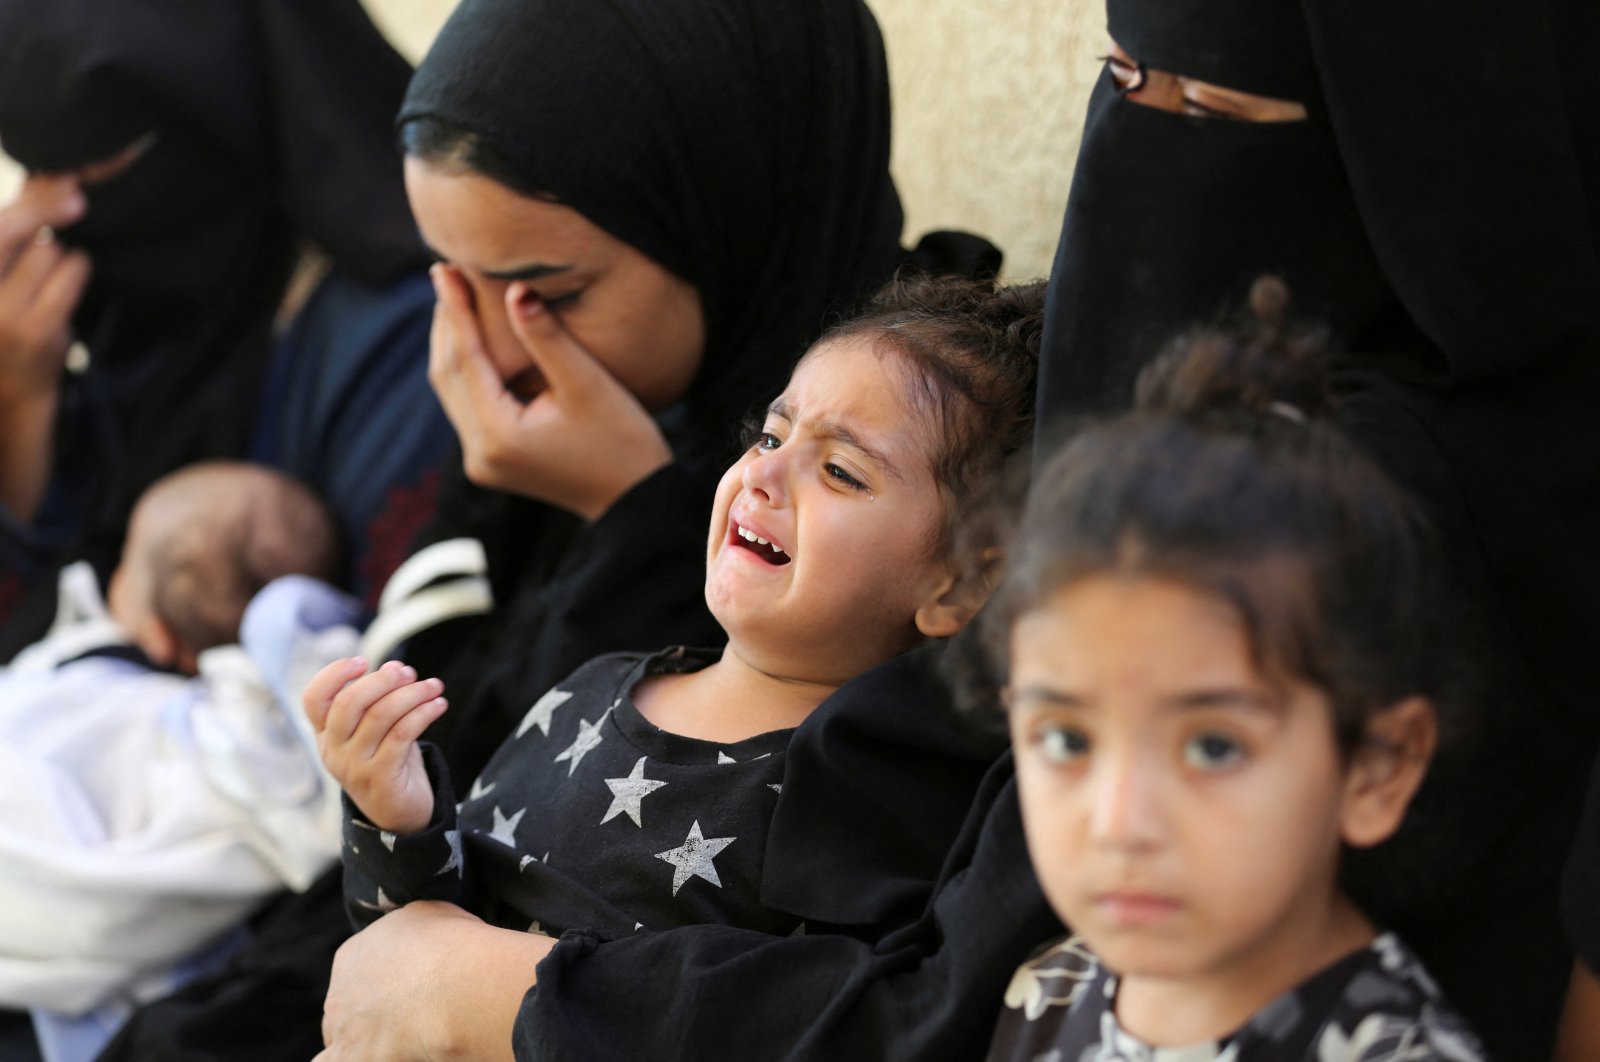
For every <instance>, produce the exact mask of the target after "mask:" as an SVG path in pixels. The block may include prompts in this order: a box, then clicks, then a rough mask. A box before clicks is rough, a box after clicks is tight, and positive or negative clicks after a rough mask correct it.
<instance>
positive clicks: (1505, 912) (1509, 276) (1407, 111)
mask: <svg viewBox="0 0 1600 1062" xmlns="http://www.w3.org/2000/svg"><path fill="white" fill-rule="evenodd" d="M1107 12H1108V23H1109V29H1110V32H1111V34H1112V36H1113V37H1114V38H1115V39H1116V40H1117V41H1118V43H1119V44H1121V45H1122V46H1123V47H1124V48H1126V49H1127V50H1128V52H1129V53H1130V54H1131V55H1132V56H1133V57H1134V58H1135V59H1136V60H1138V61H1141V62H1143V63H1145V64H1146V65H1147V66H1148V67H1149V68H1151V69H1158V70H1165V71H1168V72H1171V73H1175V74H1178V75H1183V76H1188V77H1193V78H1198V79H1200V80H1204V81H1210V82H1213V83H1216V84H1220V85H1223V86H1226V87H1230V88H1236V89H1241V90H1244V91H1248V92H1254V93H1258V94H1263V95H1269V96H1275V97H1278V98H1283V99H1291V100H1298V101H1300V102H1302V103H1304V104H1306V106H1307V109H1308V112H1309V118H1308V119H1307V120H1304V121H1300V122H1295V123H1286V124H1281V125H1252V126H1242V125H1240V124H1239V123H1235V122H1228V121H1221V120H1216V119H1207V118H1199V117H1190V116H1186V115H1179V114H1171V113H1167V112H1160V111H1154V110H1151V109H1149V108H1146V107H1143V106H1141V105H1139V104H1138V103H1136V102H1134V101H1133V100H1130V99H1126V98H1121V97H1118V96H1117V95H1116V94H1115V91H1114V88H1113V87H1112V85H1111V84H1110V83H1109V79H1107V80H1106V81H1103V82H1102V83H1101V85H1100V86H1099V88H1098V89H1097V91H1096V94H1095V97H1094V100H1093V102H1092V103H1091V106H1090V111H1089V117H1088V122H1087V125H1086V127H1085V130H1084V138H1083V145H1082V150H1081V154H1080V156H1079V160H1078V167H1077V170H1076V173H1075V174H1074V179H1073V189H1072V192H1071V196H1070V200H1069V203H1068V208H1067V213H1066V218H1065V221H1064V223H1063V229H1062V240H1061V244H1060V246H1059V248H1058V251H1057V259H1056V268H1055V272H1054V274H1053V276H1052V281H1051V284H1052V287H1051V292H1050V306H1049V322H1048V326H1047V336H1046V347H1045V357H1044V364H1043V367H1042V372H1041V397H1040V417H1039V423H1040V425H1041V433H1042V434H1043V435H1045V436H1046V437H1048V436H1049V434H1050V433H1051V432H1053V431H1060V430H1063V428H1064V426H1066V425H1067V424H1068V423H1069V422H1070V421H1071V420H1072V419H1073V418H1075V417H1077V416H1078V415H1081V414H1084V413H1090V412H1097V411H1103V410H1108V409H1113V408H1116V407H1118V406H1120V405H1123V404H1125V402H1126V400H1127V398H1128V396H1129V394H1130V393H1131V386H1132V381H1133V378H1134V376H1135V375H1136V373H1137V371H1138V369H1139V368H1140V367H1141V366H1142V365H1143V364H1144V363H1145V362H1146V361H1148V360H1149V359H1150V358H1151V357H1152V356H1153V355H1154V354H1155V353H1156V352H1157V351H1158V350H1159V348H1160V346H1161V345H1162V344H1163V342H1164V341H1165V340H1166V339H1167V338H1169V337H1170V336H1171V335H1172V333H1173V332H1175V331H1176V330H1179V329H1181V328H1183V327H1186V326H1189V325H1192V324H1195V323H1204V322H1206V321H1209V320H1213V319H1215V318H1216V317H1217V315H1218V314H1219V313H1221V312H1222V311H1223V310H1224V309H1225V308H1229V307H1236V306H1238V305H1239V304H1240V302H1241V300H1242V296H1243V295H1244V292H1245V290H1246V287H1247V285H1248V283H1249V281H1250V278H1251V277H1253V276H1254V275H1256V274H1259V273H1262V272H1275V273H1279V274H1281V275H1284V276H1285V277H1286V278H1287V279H1288V281H1289V284H1290V288H1291V291H1293V293H1294V295H1295V300H1296V303H1297V310H1298V312H1300V313H1302V314H1304V315H1306V316H1308V317H1312V318H1315V317H1321V318H1323V319H1324V320H1326V321H1328V322H1329V323H1330V324H1331V326H1332V331H1333V333H1334V336H1335V339H1336V341H1337V342H1338V344H1339V345H1340V346H1341V347H1342V349H1343V369H1342V371H1341V381H1342V382H1341V386H1342V387H1344V388H1345V389H1346V390H1347V391H1348V392H1349V396H1348V401H1347V403H1346V406H1345V414H1344V427H1345V428H1346V430H1347V431H1349V432H1350V433H1351V435H1352V437H1353V438H1355V439H1356V441H1357V442H1358V443H1360V444H1362V445H1363V446H1365V447H1366V448H1368V449H1369V450H1370V451H1371V452H1372V453H1373V454H1374V455H1375V456H1376V457H1377V458H1378V459H1379V460H1380V461H1381V462H1382V463H1383V464H1384V465H1385V466H1386V467H1387V468H1388V469H1389V470H1390V471H1391V473H1393V474H1394V475H1395V476H1396V477H1397V478H1399V479H1400V480H1401V481H1402V482H1404V483H1405V484H1406V485H1407V486H1408V487H1410V488H1411V489H1412V490H1414V491H1415V492H1416V493H1417V494H1418V495H1419V496H1420V497H1421V498H1422V499H1423V500H1424V501H1425V502H1426V503H1427V504H1428V505H1429V507H1430V508H1431V510H1432V512H1433V515H1434V517H1435V519H1436V522H1437V523H1438V524H1439V525H1440V527H1441V529H1442V531H1443V532H1444V535H1445V539H1446V541H1447V542H1448V544H1449V547H1450V550H1451V558H1450V559H1451V561H1452V562H1453V563H1454V565H1455V567H1456V569H1457V571H1458V572H1459V573H1460V574H1461V576H1462V577H1463V579H1464V580H1466V581H1467V583H1468V585H1469V586H1470V587H1471V589H1472V590H1473V592H1474V595H1475V597H1476V598H1477V600H1478V601H1479V603H1480V605H1481V611H1482V612H1483V613H1485V614H1486V615H1488V616H1490V617H1492V618H1493V619H1494V621H1495V622H1496V624H1497V625H1498V631H1497V634H1498V637H1497V639H1496V642H1495V653H1493V654H1491V655H1493V656H1495V657H1498V660H1496V661H1495V662H1496V663H1497V665H1499V666H1501V667H1503V668H1504V671H1505V676H1509V680H1508V679H1507V678H1506V677H1505V676H1496V678H1497V679H1499V681H1500V685H1499V689H1498V691H1497V697H1496V703H1495V704H1494V705H1493V706H1492V708H1493V710H1494V711H1495V713H1497V718H1496V719H1494V720H1491V721H1490V730H1491V731H1492V732H1494V733H1496V735H1497V737H1496V743H1495V747H1496V748H1498V749H1500V750H1502V751H1501V753H1500V754H1497V755H1496V757H1495V760H1494V762H1493V763H1492V764H1486V765H1485V771H1486V773H1485V774H1484V775H1483V776H1482V778H1483V781H1482V783H1481V784H1484V785H1491V786H1493V787H1494V791H1495V793H1497V794H1498V797H1497V799H1496V800H1495V801H1493V803H1496V804H1497V805H1498V811H1499V815H1498V817H1497V818H1498V821H1495V822H1485V823H1482V824H1481V826H1480V828H1481V830H1483V831H1484V832H1485V833H1486V834H1493V836H1492V837H1491V836H1486V837H1485V838H1484V841H1483V844H1482V845H1481V850H1483V851H1493V852H1494V853H1495V855H1494V858H1493V864H1494V865H1493V867H1490V868H1489V871H1488V872H1487V873H1485V874H1471V873H1464V874H1461V875H1460V878H1459V880H1460V881H1461V883H1462V885H1463V888H1464V892H1463V895H1462V896H1461V897H1459V898H1458V903H1457V905H1456V906H1454V907H1453V908H1452V911H1451V917H1452V918H1454V919H1455V920H1456V922H1455V925H1454V926H1453V927H1450V928H1446V927H1445V926H1444V925H1443V924H1442V923H1441V924H1440V925H1438V926H1433V927H1429V926H1420V927H1417V928H1416V929H1414V930H1412V931H1411V932H1412V937H1413V939H1414V940H1415V941H1416V942H1417V944H1418V945H1419V950H1421V951H1423V953H1424V956H1425V957H1426V958H1427V959H1428V960H1429V962H1430V965H1431V966H1432V967H1433V968H1434V970H1435V972H1436V973H1438V974H1439V975H1440V978H1441V980H1442V981H1443V982H1444V983H1445V987H1446V989H1447V991H1448V992H1449V993H1451V994H1452V995H1453V996H1454V998H1455V999H1456V1001H1457V1003H1458V1005H1459V1006H1460V1007H1461V1009H1462V1010H1463V1011H1465V1012H1466V1013H1467V1015H1468V1016H1469V1018H1471V1019H1472V1020H1473V1022H1474V1023H1475V1024H1476V1025H1478V1027H1479V1028H1480V1029H1481V1030H1482V1031H1483V1033H1484V1034H1485V1037H1486V1038H1487V1039H1488V1040H1489V1041H1490V1046H1491V1048H1495V1047H1497V1046H1499V1047H1501V1048H1502V1049H1508V1048H1505V1045H1506V1044H1508V1043H1515V1044H1517V1045H1518V1046H1517V1047H1516V1048H1515V1049H1512V1053H1514V1054H1515V1053H1517V1052H1518V1051H1528V1050H1530V1048H1529V1046H1528V1045H1529V1044H1530V1042H1532V1041H1529V1040H1528V1039H1527V1036H1528V1033H1527V1030H1529V1029H1535V1030H1537V1033H1536V1035H1544V1034H1545V1033H1547V1032H1548V1029H1549V1023H1550V1021H1551V1020H1552V1019H1553V1016H1554V1012H1553V1005H1554V1003H1555V1002H1556V1000H1557V999H1558V997H1559V992H1560V988H1561V983H1562V982H1561V978H1562V976H1563V970H1562V968H1561V967H1562V956H1561V955H1560V954H1559V952H1560V948H1559V941H1558V939H1557V936H1556V934H1555V933H1554V927H1553V925H1552V924H1551V923H1552V921H1553V911H1554V906H1555V905H1554V903H1553V894H1552V892H1551V890H1552V884H1551V883H1552V882H1553V881H1554V880H1555V876H1556V875H1555V867H1557V866H1558V865H1559V859H1560V840H1559V839H1560V837H1561V835H1562V831H1563V828H1564V827H1563V824H1562V821H1563V820H1564V819H1565V818H1570V817H1571V810H1570V809H1571V808H1573V807H1575V806H1576V804H1577V799H1578V798H1577V794H1578V793H1580V792H1581V784H1582V779H1583V774H1584V770H1585V768H1586V766H1587V757H1588V755H1589V752H1590V750H1592V748H1593V747H1594V742H1595V739H1596V737H1597V735H1600V714H1597V713H1596V712H1595V711H1594V705H1593V702H1594V696H1593V693H1592V686H1593V680H1592V674H1591V670H1592V669H1591V668H1590V667H1589V665H1588V664H1587V663H1586V658H1587V655H1588V654H1589V653H1590V652H1592V648H1591V647H1592V645H1593V644H1594V639H1595V636H1596V633H1597V632H1600V569H1597V568H1596V566H1594V565H1592V564H1589V563H1587V562H1586V561H1585V560H1584V558H1586V557H1587V555H1588V554H1589V553H1590V552H1592V550H1593V548H1594V543H1595V542H1596V541H1600V421H1597V420H1596V419H1595V417H1594V416H1593V414H1592V412H1591V410H1590V408H1589V407H1590V405H1591V404H1592V402H1591V396H1593V395H1596V394H1600V98H1597V97H1596V96H1595V95H1594V93H1592V92H1591V91H1590V90H1589V88H1588V87H1587V84H1586V83H1585V81H1586V79H1587V77H1588V76H1589V72H1591V71H1592V70H1593V69H1594V67H1595V63H1596V59H1597V55H1596V52H1597V51H1600V8H1597V7H1596V5H1594V4H1593V3H1590V2H1589V0H1534V2H1530V3H1527V4H1517V5H1507V4H1500V3H1495V2H1493V0H1468V2H1467V3H1466V4H1465V5H1463V4H1458V3H1457V4H1445V3H1442V2H1432V0H1430V2H1424V3H1418V4H1404V5H1393V4H1385V3H1382V2H1380V0H1363V2H1358V3H1339V4H1334V3H1327V2H1323V0H1303V2H1302V3H1301V4H1299V5H1289V6H1285V5H1280V4H1269V3H1265V2H1263V0H1238V2H1234V3H1230V4H1227V5H1222V6H1221V7H1219V6H1218V5H1215V4H1205V3H1200V2H1198V0H1182V2H1174V0H1108V4H1107ZM1506 741H1509V742H1511V743H1512V744H1510V745H1506V744H1504V742H1506ZM1530 768H1531V769H1530ZM1495 868H1498V869H1495ZM1513 881H1519V882H1526V881H1532V882H1534V883H1536V888H1535V890H1534V891H1533V892H1529V893H1526V894H1522V893H1517V892H1516V891H1515V889H1514V888H1513V887H1512V883H1513ZM1469 893H1470V894H1472V895H1468V894H1469ZM1511 895H1517V896H1519V897H1520V898H1519V899H1517V900H1515V901H1505V900H1504V898H1505V897H1507V896H1511ZM1474 897H1476V898H1474ZM1502 901H1504V902H1502ZM1441 910H1443V908H1441ZM1441 917H1442V916H1441ZM1463 920H1468V921H1469V923H1470V924H1473V926H1474V928H1473V931H1472V932H1471V933H1463V932H1461V931H1460V930H1459V927H1460V925H1461V923H1462V921H1463ZM1491 923H1493V924H1491ZM1513 924H1514V925H1515V927H1516V928H1515V929H1514V930H1513V929H1511V928H1509V927H1511V926H1512V925H1513ZM1402 928H1406V927H1402ZM1430 933H1432V935H1433V938H1434V939H1433V940H1432V941H1431V942H1430V941H1429V940H1428V937H1429V935H1430ZM1452 937H1453V938H1454V939H1455V940H1456V941H1457V942H1458V943H1456V944H1453V945H1452V944H1451V943H1450V941H1451V939H1452ZM1513 940H1514V941H1515V943H1514V944H1513V943H1512V942H1513ZM1460 942H1470V943H1460ZM1452 947H1453V948H1454V949H1455V951H1456V954H1454V955H1453V956H1448V957H1446V956H1443V955H1441V952H1440V950H1439V949H1440V948H1445V949H1449V948H1452ZM1430 949H1432V954H1430V953H1429V952H1430ZM1475 949H1476V950H1475ZM1491 954H1492V955H1494V959H1490V958H1489V956H1490V955H1491ZM1490 971H1494V972H1493V973H1490ZM1511 971H1515V972H1514V973H1513V972H1511ZM1508 983H1514V984H1516V986H1517V991H1516V992H1510V993H1508V992H1505V991H1504V986H1505V985H1506V984H1508ZM1513 1037H1518V1038H1516V1039H1512V1038H1513Z"/></svg>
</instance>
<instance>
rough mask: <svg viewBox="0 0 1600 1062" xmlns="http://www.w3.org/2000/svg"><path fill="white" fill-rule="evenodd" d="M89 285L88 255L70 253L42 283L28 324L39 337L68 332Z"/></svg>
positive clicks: (76, 252) (58, 262) (60, 260)
mask: <svg viewBox="0 0 1600 1062" xmlns="http://www.w3.org/2000/svg"><path fill="white" fill-rule="evenodd" d="M88 283H89V256H88V255H86V254H84V253H83V252H82V251H70V252H68V253H67V254H64V255H61V256H60V257H58V258H57V260H56V263H55V265H54V266H53V267H52V268H51V269H50V270H49V272H47V273H46V274H45V275H44V277H43V279H42V280H41V281H40V283H39V286H38V288H37V290H35V292H34V296H33V302H32V306H31V307H30V309H29V314H28V316H29V323H30V324H31V326H32V327H33V329H34V330H35V331H36V333H38V334H41V335H50V334H51V333H56V332H60V330H62V329H65V328H67V327H68V326H69V324H70V323H71V321H72V311H74V310H76V309H77V308H78V300H79V299H80V298H82V296H83V289H84V287H85V286H87V285H88Z"/></svg>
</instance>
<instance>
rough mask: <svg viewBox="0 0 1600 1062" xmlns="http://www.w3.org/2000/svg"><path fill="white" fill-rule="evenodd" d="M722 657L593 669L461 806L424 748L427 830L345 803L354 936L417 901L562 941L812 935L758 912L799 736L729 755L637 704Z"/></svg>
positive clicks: (545, 701)
mask: <svg viewBox="0 0 1600 1062" xmlns="http://www.w3.org/2000/svg"><path fill="white" fill-rule="evenodd" d="M718 655H719V653H718V652H715V651H704V650H692V649H681V648H680V649H670V650H667V651H665V652H660V653H655V654H649V655H646V654H640V653H613V654H610V655H607V656H602V657H598V658H596V659H594V660H592V661H590V662H589V663H587V664H585V665H584V666H583V667H581V668H579V669H578V670H577V671H575V672H574V673H573V674H572V675H571V676H570V677H569V678H567V679H566V680H565V681H564V682H562V683H560V684H559V685H558V686H556V688H555V689H553V690H551V691H550V692H548V693H546V694H545V695H544V696H543V697H541V698H540V699H539V700H538V702H537V703H535V704H534V705H533V707H532V708H531V709H530V710H529V711H528V713H527V715H526V716H525V717H524V718H523V720H522V723H521V724H520V725H519V726H518V727H517V729H516V731H515V733H514V734H513V735H512V736H511V737H510V738H509V739H508V740H507V741H506V742H505V744H503V745H501V746H500V749H499V751H498V752H496V753H495V755H494V757H493V759H491V760H490V761H489V764H488V766H487V767H485V768H484V771H483V774H482V775H481V776H480V777H479V778H478V779H477V781H475V782H474V783H473V784H472V788H471V790H470V791H469V792H468V793H467V794H466V796H465V799H463V800H462V801H461V803H460V804H457V803H456V795H455V793H454V791H453V789H452V786H451V784H450V779H449V777H448V773H447V770H446V768H445V766H444V760H443V757H442V756H440V755H439V753H438V750H437V749H434V748H433V747H431V746H429V745H427V744H424V745H423V750H424V760H425V762H426V763H427V767H428V773H429V776H430V777H431V778H432V780H433V784H434V812H433V819H432V822H431V823H430V825H429V826H428V828H427V829H426V830H424V831H422V832H421V833H416V834H411V835H408V836H405V837H396V836H395V835H393V834H389V833H383V832H380V831H379V830H378V829H377V828H375V827H374V826H373V825H372V824H371V823H369V822H367V821H366V820H365V818H364V817H363V816H362V815H361V814H360V812H358V811H356V810H355V808H354V806H353V805H351V804H350V803H349V800H348V798H347V799H346V802H345V808H346V820H345V844H344V853H343V856H344V867H345V877H344V893H345V903H346V906H347V907H348V908H349V910H350V914H351V917H352V919H353V920H354V921H355V923H356V925H357V926H364V925H366V924H368V923H370V922H371V921H373V920H374V919H376V918H377V917H378V916H379V915H380V914H381V913H383V912H384V911H388V910H391V909H393V908H394V907H397V906H400V905H403V904H406V903H409V902H411V901H412V900H447V901H449V902H451V903H456V904H459V905H461V906H462V907H465V908H466V909H467V910H470V911H472V912H473V913H475V914H477V915H479V916H480V917H482V918H483V919H485V920H486V921H488V922H490V923H492V924H494V925H498V926H502V927H504V928H512V929H521V930H533V931H536V932H543V933H548V934H551V935H552V936H558V935H560V934H561V933H563V932H565V931H567V930H569V929H582V930H587V931H589V932H592V933H595V934H597V935H599V936H601V937H603V938H615V937H619V936H623V935H627V934H630V933H634V932H637V931H639V930H642V929H665V928H668V927H672V926H683V925H696V924H703V923H720V924H727V925H737V926H741V927H744V928H748V929H756V930H761V931H763V932H767V933H775V934H788V933H792V932H794V931H796V930H797V929H799V928H800V924H801V923H800V919H799V918H797V917H795V916H793V915H789V914H785V913H783V912H782V911H778V910H775V909H773V908H771V907H769V906H767V905H764V904H763V903H762V902H761V878H762V866H763V862H764V860H765V855H766V842H767V834H768V830H769V826H770V820H771V818H772V813H773V809H774V808H775V807H776V806H777V803H778V794H779V792H780V791H781V789H782V783H783V770H784V751H785V749H786V748H787V747H788V744H789V738H790V735H791V734H792V733H793V731H792V730H778V731H773V732H771V733H766V734H760V735H757V736H756V737H753V738H750V739H748V740H745V741H741V742H738V743H737V744H733V745H719V744H716V743H714V742H708V741H701V740H699V739H696V738H688V737H683V736H681V735H678V734H671V733H668V732H666V731H664V730H661V729H660V728H659V727H656V726H655V725H654V724H652V723H651V722H649V721H648V720H647V719H645V718H644V716H643V715H641V714H640V713H639V710H638V708H637V707H635V706H634V703H633V699H632V696H631V693H632V690H633V688H634V686H635V685H636V684H637V683H638V682H639V681H640V680H641V679H642V678H644V677H645V676H647V675H653V674H662V673H681V672H689V671H698V670H700V669H701V668H703V667H705V666H707V665H708V664H710V663H712V662H713V661H714V660H716V659H717V657H718Z"/></svg>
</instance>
